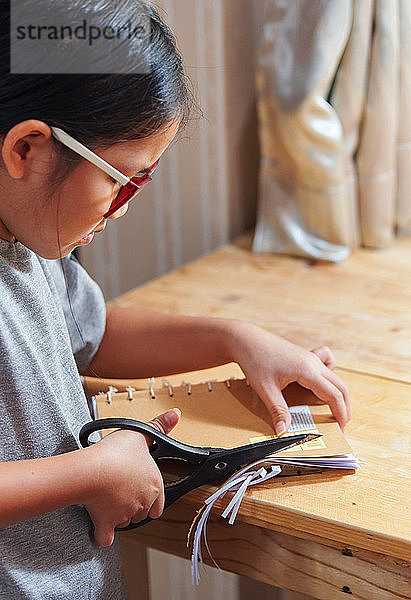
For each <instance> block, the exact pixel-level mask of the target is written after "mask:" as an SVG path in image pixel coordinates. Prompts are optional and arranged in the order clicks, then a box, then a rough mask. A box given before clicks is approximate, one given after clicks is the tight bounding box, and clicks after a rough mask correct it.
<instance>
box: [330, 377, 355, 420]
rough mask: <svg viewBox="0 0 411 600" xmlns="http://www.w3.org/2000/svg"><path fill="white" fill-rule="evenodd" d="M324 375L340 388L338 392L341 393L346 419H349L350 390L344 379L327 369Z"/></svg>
mask: <svg viewBox="0 0 411 600" xmlns="http://www.w3.org/2000/svg"><path fill="white" fill-rule="evenodd" d="M324 376H325V377H326V378H327V379H328V380H329V381H331V383H333V384H334V385H335V387H337V388H338V389H339V390H340V392H341V393H342V395H343V398H344V404H345V409H346V412H347V421H349V420H350V419H351V401H350V392H349V390H348V387H347V386H346V384H345V383H344V381H343V380H342V379H340V378H339V377H338V375H336V374H335V373H333V372H332V371H327V373H325V375H324Z"/></svg>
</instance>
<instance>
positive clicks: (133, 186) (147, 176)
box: [104, 159, 160, 219]
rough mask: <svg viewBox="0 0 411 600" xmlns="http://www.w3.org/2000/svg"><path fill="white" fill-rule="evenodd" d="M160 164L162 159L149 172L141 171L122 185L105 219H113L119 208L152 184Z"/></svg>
mask: <svg viewBox="0 0 411 600" xmlns="http://www.w3.org/2000/svg"><path fill="white" fill-rule="evenodd" d="M159 162H160V159H158V160H156V162H155V163H153V164H152V165H151V167H150V168H149V169H147V171H141V174H140V173H137V175H135V176H134V177H131V179H130V180H129V182H128V183H126V184H125V185H122V186H121V188H120V189H119V191H118V193H117V196H116V197H115V198H114V200H113V202H112V203H111V205H110V208H109V209H108V211H107V212H106V214H105V215H104V218H105V219H108V218H109V217H111V215H112V214H114V213H115V212H116V211H117V210H118V209H119V208H121V207H122V206H124V204H127V202H130V200H132V199H133V198H134V196H135V195H136V194H137V193H138V191H139V190H140V189H141V188H143V187H144V186H145V185H147V184H148V183H150V181H151V179H152V177H151V176H152V174H153V173H154V171H155V170H156V169H157V165H158V163H159Z"/></svg>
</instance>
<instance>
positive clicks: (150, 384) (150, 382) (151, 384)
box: [148, 377, 156, 400]
mask: <svg viewBox="0 0 411 600" xmlns="http://www.w3.org/2000/svg"><path fill="white" fill-rule="evenodd" d="M154 383H155V379H154V377H150V378H149V379H148V389H149V392H150V396H151V399H152V400H155V399H156V395H155V393H154Z"/></svg>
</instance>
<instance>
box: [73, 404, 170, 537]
mask: <svg viewBox="0 0 411 600" xmlns="http://www.w3.org/2000/svg"><path fill="white" fill-rule="evenodd" d="M179 418H180V411H179V410H178V409H172V410H169V411H167V412H165V413H163V414H162V415H160V416H158V417H156V418H155V419H153V420H152V421H150V425H152V426H154V427H156V428H157V429H158V430H159V431H161V432H162V433H166V434H167V433H169V432H170V431H171V430H172V429H173V428H174V427H175V426H176V425H177V423H178V420H179ZM149 443H150V440H147V439H146V438H145V436H144V435H142V434H140V433H135V432H133V431H126V430H119V431H115V432H114V433H112V434H110V435H107V436H106V437H105V438H103V439H102V440H101V441H100V442H98V443H97V444H93V445H92V446H90V447H89V448H87V449H86V450H85V451H86V452H88V453H89V458H91V465H92V467H91V469H92V472H90V481H91V486H90V487H91V489H90V494H89V496H88V498H87V499H86V502H84V506H85V508H86V509H87V511H88V513H89V515H90V517H91V519H92V521H93V523H94V538H95V540H96V542H97V543H98V544H99V545H100V546H103V547H105V546H111V544H112V543H113V541H114V529H115V527H124V526H126V525H128V524H129V523H130V521H134V522H138V521H141V520H142V519H145V518H146V517H147V516H149V517H151V518H152V519H157V518H158V517H160V516H161V514H162V512H163V508H164V484H163V479H162V476H161V473H160V471H159V469H158V467H157V465H156V463H155V462H154V460H153V459H152V458H151V455H150V453H149V451H148V444H149ZM93 467H94V468H93Z"/></svg>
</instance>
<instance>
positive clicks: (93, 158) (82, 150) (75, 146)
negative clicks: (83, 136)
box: [50, 127, 130, 185]
mask: <svg viewBox="0 0 411 600" xmlns="http://www.w3.org/2000/svg"><path fill="white" fill-rule="evenodd" d="M50 129H51V131H52V132H53V136H54V137H55V138H56V139H57V140H58V141H59V142H61V143H62V144H64V145H65V146H67V147H68V148H71V150H74V152H77V154H80V156H82V157H83V158H86V159H87V160H89V161H90V162H91V163H93V165H96V167H99V168H100V169H102V170H103V171H104V172H105V173H107V175H110V176H111V177H113V178H114V179H115V180H116V181H118V182H119V183H121V184H122V185H126V184H127V183H128V182H129V181H130V179H129V178H128V177H126V176H125V175H123V173H120V171H117V169H115V168H114V167H112V166H111V165H110V164H109V163H108V162H106V161H105V160H103V159H102V158H100V156H98V155H97V154H95V153H94V152H92V150H89V148H87V146H83V144H81V143H80V142H78V141H77V140H75V139H74V138H73V137H71V135H69V134H68V133H66V132H65V131H63V130H62V129H60V128H59V127H50Z"/></svg>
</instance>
